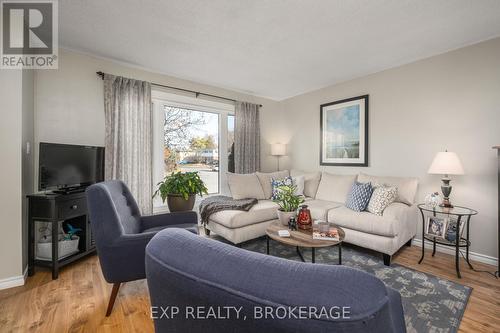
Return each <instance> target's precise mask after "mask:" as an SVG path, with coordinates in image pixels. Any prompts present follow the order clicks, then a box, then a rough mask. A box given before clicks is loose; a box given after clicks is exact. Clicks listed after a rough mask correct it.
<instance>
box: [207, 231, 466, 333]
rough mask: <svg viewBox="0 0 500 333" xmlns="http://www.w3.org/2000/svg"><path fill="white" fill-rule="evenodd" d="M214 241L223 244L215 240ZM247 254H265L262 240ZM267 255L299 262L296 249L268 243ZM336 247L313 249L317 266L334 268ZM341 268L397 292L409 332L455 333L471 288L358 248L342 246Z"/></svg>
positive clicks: (308, 252) (306, 256) (306, 253)
mask: <svg viewBox="0 0 500 333" xmlns="http://www.w3.org/2000/svg"><path fill="white" fill-rule="evenodd" d="M216 239H218V240H222V239H221V238H219V237H217V236H216ZM242 248H244V249H246V250H250V251H255V252H260V253H266V240H265V238H258V239H255V240H252V241H249V242H246V243H243V244H242ZM302 253H303V255H304V259H305V260H306V261H308V262H310V261H311V250H310V249H303V250H302ZM270 254H271V255H273V256H276V257H280V258H286V259H290V260H297V261H300V258H299V256H298V255H297V253H296V251H295V248H294V247H291V246H286V245H283V244H281V243H278V242H276V241H273V240H271V241H270ZM337 262H338V249H337V248H336V247H328V248H320V249H316V263H323V264H336V263H337ZM342 264H343V265H345V266H349V267H353V268H357V269H360V270H362V271H365V272H367V273H370V274H373V275H375V276H377V277H378V278H379V279H381V280H382V281H383V282H384V283H385V284H386V285H388V286H390V287H391V288H393V289H395V290H397V291H399V293H400V294H401V297H402V301H403V309H404V313H405V321H406V327H407V330H408V332H411V333H412V332H425V333H427V332H429V333H448V332H450V333H451V332H457V331H458V327H459V326H460V321H461V320H462V316H463V314H464V311H465V307H466V305H467V301H468V299H469V296H470V294H471V292H472V288H470V287H467V286H463V285H460V284H458V283H455V282H452V281H449V280H445V279H441V278H438V277H436V276H434V275H431V274H427V273H422V272H418V271H415V270H413V269H410V268H407V267H404V266H401V265H397V264H392V265H391V266H390V267H387V266H385V265H384V264H383V261H382V256H381V255H380V254H377V253H375V252H373V251H369V250H364V249H361V248H359V247H355V246H349V245H348V244H345V245H343V246H342Z"/></svg>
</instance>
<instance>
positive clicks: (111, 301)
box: [106, 282, 120, 317]
mask: <svg viewBox="0 0 500 333" xmlns="http://www.w3.org/2000/svg"><path fill="white" fill-rule="evenodd" d="M118 289H120V282H117V283H114V284H113V290H111V296H110V297H109V303H108V309H107V310H106V317H109V315H110V314H111V311H113V305H114V304H115V300H116V296H117V295H118Z"/></svg>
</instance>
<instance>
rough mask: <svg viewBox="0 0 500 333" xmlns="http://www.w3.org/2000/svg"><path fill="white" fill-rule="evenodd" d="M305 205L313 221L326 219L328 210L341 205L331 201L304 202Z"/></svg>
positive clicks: (314, 200)
mask: <svg viewBox="0 0 500 333" xmlns="http://www.w3.org/2000/svg"><path fill="white" fill-rule="evenodd" d="M304 204H305V205H307V207H308V208H309V210H310V211H311V218H312V219H313V220H324V221H326V219H327V213H328V211H329V210H330V209H333V208H337V207H341V206H342V204H341V203H338V202H332V201H324V200H318V199H312V200H305V202H304Z"/></svg>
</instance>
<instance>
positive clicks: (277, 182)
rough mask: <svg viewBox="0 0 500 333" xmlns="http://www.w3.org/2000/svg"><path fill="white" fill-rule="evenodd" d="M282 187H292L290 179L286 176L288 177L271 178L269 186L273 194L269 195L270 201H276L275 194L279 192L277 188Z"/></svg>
mask: <svg viewBox="0 0 500 333" xmlns="http://www.w3.org/2000/svg"><path fill="white" fill-rule="evenodd" d="M283 185H287V186H290V185H293V180H292V177H290V176H288V177H285V178H283V179H274V178H271V186H272V187H273V194H272V195H271V200H276V199H277V194H278V192H279V188H278V187H280V186H283Z"/></svg>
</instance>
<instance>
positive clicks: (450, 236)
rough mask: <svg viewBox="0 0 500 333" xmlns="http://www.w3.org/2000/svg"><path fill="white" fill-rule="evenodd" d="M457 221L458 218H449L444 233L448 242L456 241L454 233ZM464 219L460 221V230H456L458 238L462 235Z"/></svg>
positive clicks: (455, 233)
mask: <svg viewBox="0 0 500 333" xmlns="http://www.w3.org/2000/svg"><path fill="white" fill-rule="evenodd" d="M457 222H458V220H457V219H456V218H449V219H448V222H447V226H446V235H445V239H446V240H447V241H449V242H452V243H454V242H455V241H456V235H457V230H456V227H457ZM464 225H465V222H464V221H460V230H459V231H458V237H459V239H460V238H462V235H463V233H464Z"/></svg>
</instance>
